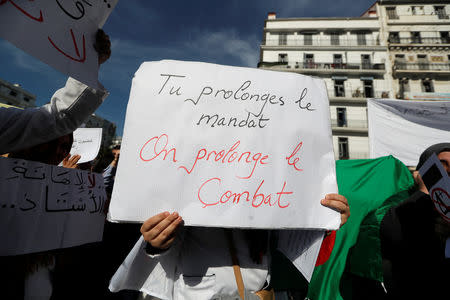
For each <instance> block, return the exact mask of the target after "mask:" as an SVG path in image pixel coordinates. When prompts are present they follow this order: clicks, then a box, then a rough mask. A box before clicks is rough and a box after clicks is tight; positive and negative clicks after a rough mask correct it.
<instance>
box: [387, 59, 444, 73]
mask: <svg viewBox="0 0 450 300" xmlns="http://www.w3.org/2000/svg"><path fill="white" fill-rule="evenodd" d="M394 72H395V73H397V74H399V73H433V74H444V75H450V63H406V62H395V63H394Z"/></svg>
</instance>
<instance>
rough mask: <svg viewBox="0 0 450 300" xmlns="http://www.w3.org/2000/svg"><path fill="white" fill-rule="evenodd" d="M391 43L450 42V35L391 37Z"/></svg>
mask: <svg viewBox="0 0 450 300" xmlns="http://www.w3.org/2000/svg"><path fill="white" fill-rule="evenodd" d="M388 42H389V43H390V44H433V45H434V44H450V37H420V38H400V37H389V41H388Z"/></svg>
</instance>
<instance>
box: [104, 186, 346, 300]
mask: <svg viewBox="0 0 450 300" xmlns="http://www.w3.org/2000/svg"><path fill="white" fill-rule="evenodd" d="M321 203H322V204H323V205H325V206H327V207H330V208H332V209H335V210H337V211H339V212H340V213H341V226H342V225H343V224H344V223H345V222H346V221H347V219H348V217H349V216H350V208H349V206H348V202H347V199H346V198H345V197H344V196H342V195H338V194H328V195H326V197H325V198H324V199H322V201H321ZM180 224H182V218H181V216H179V215H178V213H176V212H174V213H171V214H170V213H169V212H163V213H160V214H158V215H156V216H153V217H151V218H150V219H148V220H147V221H145V222H144V224H143V225H142V227H141V233H142V237H141V239H140V240H139V241H138V242H137V244H136V245H135V246H134V248H133V249H132V251H131V252H130V254H129V255H128V257H127V258H126V259H125V261H124V262H123V264H122V265H121V266H120V268H119V270H118V271H117V272H116V274H115V275H114V277H113V278H112V279H111V283H110V290H111V291H113V292H114V291H119V290H122V289H129V290H138V291H142V292H144V293H146V294H148V295H151V296H153V297H157V298H159V299H164V300H181V299H183V300H190V299H192V300H194V299H195V300H207V299H220V300H231V299H241V298H240V296H239V291H238V288H237V283H236V277H235V275H234V269H233V257H232V254H231V252H230V243H231V245H232V247H233V248H234V253H235V256H236V257H237V260H238V262H239V267H240V271H241V274H242V279H243V285H244V287H245V292H244V293H245V297H244V298H246V299H259V298H255V297H256V296H255V294H254V293H255V292H257V291H260V290H263V289H267V288H268V287H269V284H270V271H269V266H270V254H269V251H268V250H267V249H268V244H269V239H270V232H271V231H266V230H240V229H224V228H210V227H184V226H180ZM261 233H266V234H265V235H264V234H261ZM230 239H231V242H229V240H230ZM258 243H259V244H258ZM255 254H256V255H255Z"/></svg>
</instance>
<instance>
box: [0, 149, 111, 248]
mask: <svg viewBox="0 0 450 300" xmlns="http://www.w3.org/2000/svg"><path fill="white" fill-rule="evenodd" d="M0 192H1V194H2V196H1V198H0V240H1V243H0V256H4V255H19V254H26V253H33V252H40V251H46V250H51V249H58V248H66V247H73V246H77V245H81V244H85V243H92V242H97V241H101V240H102V235H103V225H104V222H105V215H104V206H105V203H106V193H105V188H104V185H103V177H102V175H101V174H96V173H90V172H88V171H82V170H76V169H66V168H62V167H56V166H51V165H46V164H42V163H37V162H31V161H26V160H21V159H13V158H0Z"/></svg>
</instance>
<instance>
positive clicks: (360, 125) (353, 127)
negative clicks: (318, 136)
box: [331, 119, 368, 136]
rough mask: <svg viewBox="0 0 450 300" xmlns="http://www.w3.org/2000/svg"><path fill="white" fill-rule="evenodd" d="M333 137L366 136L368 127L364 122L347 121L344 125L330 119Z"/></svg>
mask: <svg viewBox="0 0 450 300" xmlns="http://www.w3.org/2000/svg"><path fill="white" fill-rule="evenodd" d="M331 131H332V134H333V135H347V136H367V134H368V125H367V121H366V120H347V122H345V124H342V121H340V120H337V119H331Z"/></svg>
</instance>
